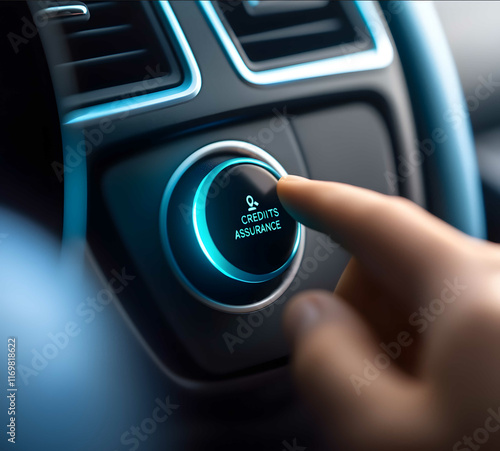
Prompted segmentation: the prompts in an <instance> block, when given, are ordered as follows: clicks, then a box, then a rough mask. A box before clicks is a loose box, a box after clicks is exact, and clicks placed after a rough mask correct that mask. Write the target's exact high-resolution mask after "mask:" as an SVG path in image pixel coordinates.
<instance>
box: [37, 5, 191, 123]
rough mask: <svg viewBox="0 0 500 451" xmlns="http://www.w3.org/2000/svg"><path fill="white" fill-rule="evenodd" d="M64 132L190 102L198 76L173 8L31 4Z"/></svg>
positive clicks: (161, 6)
mask: <svg viewBox="0 0 500 451" xmlns="http://www.w3.org/2000/svg"><path fill="white" fill-rule="evenodd" d="M30 7H31V8H32V10H33V12H34V14H40V15H41V16H42V17H45V20H47V18H49V19H50V20H49V24H48V26H46V27H41V28H40V35H41V37H42V39H43V42H44V47H45V49H46V51H47V52H48V56H49V60H50V65H51V67H52V69H53V73H54V76H55V77H56V78H57V85H58V95H59V107H60V112H61V114H62V121H63V123H64V124H76V123H79V124H85V125H87V124H90V123H93V122H94V123H95V122H96V121H99V120H100V119H102V118H107V119H120V120H122V119H125V118H127V117H129V116H130V115H133V114H137V113H139V112H144V111H151V110H156V109H160V108H165V107H171V106H173V105H176V104H179V103H182V102H186V101H188V100H190V99H192V98H194V97H195V96H196V95H197V94H198V93H199V91H200V89H201V74H200V70H199V68H198V65H197V63H196V59H195V57H194V55H193V52H192V51H191V47H190V45H189V42H188V41H187V39H186V36H185V35H184V32H183V30H182V28H181V26H180V24H179V22H178V21H177V17H176V16H175V13H174V11H173V10H172V7H171V5H170V2H169V1H166V0H162V1H155V2H149V1H88V2H85V4H84V3H82V2H79V1H71V2H70V1H66V0H64V1H57V2H55V1H54V2H30Z"/></svg>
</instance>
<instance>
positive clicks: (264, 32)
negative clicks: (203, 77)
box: [217, 0, 373, 70]
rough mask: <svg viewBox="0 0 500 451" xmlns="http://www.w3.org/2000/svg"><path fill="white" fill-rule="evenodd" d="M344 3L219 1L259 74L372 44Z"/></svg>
mask: <svg viewBox="0 0 500 451" xmlns="http://www.w3.org/2000/svg"><path fill="white" fill-rule="evenodd" d="M344 3H347V2H337V1H323V0H306V1H296V0H294V1H269V0H268V1H261V2H241V3H239V4H234V2H232V5H233V6H232V7H231V4H230V3H227V2H223V1H218V2H217V8H218V11H219V14H220V15H221V16H222V18H223V22H225V23H226V24H227V28H228V29H229V30H230V34H232V35H233V37H234V40H235V42H236V43H237V45H238V46H239V47H240V48H241V50H242V51H243V53H244V55H245V57H246V58H247V60H248V62H249V63H250V64H249V65H250V66H252V65H253V67H254V68H255V69H257V70H259V69H263V68H269V67H279V66H283V65H289V64H294V63H298V62H305V61H312V60H317V59H322V58H327V57H329V56H333V55H338V54H339V53H340V52H341V51H342V49H345V48H347V45H348V44H356V45H351V46H350V48H351V50H350V53H352V52H353V51H363V50H366V49H368V48H370V47H371V46H373V43H372V42H371V40H370V39H368V37H367V36H364V35H362V34H360V35H359V36H357V35H356V31H355V27H356V26H357V27H358V30H361V27H360V26H359V25H360V22H361V18H360V16H359V14H356V11H355V10H353V8H352V5H351V7H350V6H349V5H348V4H347V5H344ZM356 22H357V23H356ZM264 63H267V64H264Z"/></svg>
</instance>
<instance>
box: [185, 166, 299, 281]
mask: <svg viewBox="0 0 500 451" xmlns="http://www.w3.org/2000/svg"><path fill="white" fill-rule="evenodd" d="M239 164H253V165H255V166H260V167H262V168H264V169H266V170H267V171H269V172H270V173H271V174H273V175H274V176H275V177H276V179H278V180H279V179H280V177H281V176H280V174H279V173H278V172H277V171H276V170H275V169H274V168H273V167H271V166H270V165H268V164H266V163H264V162H262V161H259V160H254V159H252V158H233V159H231V160H227V161H225V162H224V163H221V164H219V165H218V166H216V167H215V168H214V169H212V170H211V171H210V172H209V173H208V174H207V175H206V176H205V178H204V179H203V180H202V182H201V183H200V186H199V187H198V189H197V191H196V194H195V196H194V203H193V226H194V232H195V235H196V238H197V240H198V244H199V245H200V247H201V249H202V251H203V253H204V254H205V256H206V257H207V259H208V261H209V262H210V263H211V264H212V265H213V266H215V268H217V269H218V270H219V271H220V272H221V273H222V274H224V275H225V276H227V277H230V278H231V279H235V280H238V281H240V282H246V283H262V282H267V281H268V280H271V279H273V278H274V277H276V276H278V275H279V274H281V273H282V272H283V271H285V269H286V268H288V266H289V265H290V263H291V261H292V260H293V258H294V257H295V254H296V253H297V249H298V248H299V243H300V229H301V227H300V226H298V225H297V234H296V236H295V244H294V246H293V250H292V252H291V254H290V257H289V258H288V260H287V261H286V262H285V263H284V264H283V265H282V266H280V267H279V268H278V269H276V270H274V271H272V272H270V273H267V274H252V273H249V272H246V271H243V270H241V269H239V268H237V267H236V266H234V265H233V264H232V263H230V262H229V261H228V260H227V259H226V258H225V257H224V256H223V255H222V253H221V252H220V251H219V249H218V248H217V246H216V245H215V243H214V241H213V239H212V236H211V235H210V231H209V229H208V223H207V215H206V203H207V193H208V191H209V189H210V187H211V186H212V183H213V181H214V180H215V178H216V177H217V176H218V175H219V174H220V173H221V172H222V171H223V170H224V169H226V168H228V167H230V166H235V165H239Z"/></svg>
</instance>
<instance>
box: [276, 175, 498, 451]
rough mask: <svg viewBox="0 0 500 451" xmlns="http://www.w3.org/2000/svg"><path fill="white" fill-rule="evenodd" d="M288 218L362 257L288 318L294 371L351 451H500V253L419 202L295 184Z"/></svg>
mask: <svg viewBox="0 0 500 451" xmlns="http://www.w3.org/2000/svg"><path fill="white" fill-rule="evenodd" d="M278 194H279V196H280V199H281V201H282V202H283V205H284V206H285V208H286V209H287V210H288V211H289V212H290V213H291V214H292V215H293V216H294V217H295V218H296V219H297V220H299V221H300V222H302V223H304V224H305V225H306V226H308V227H311V228H314V229H317V230H319V231H321V232H324V233H327V234H329V235H330V236H331V237H332V239H334V240H336V241H337V242H339V243H340V244H342V245H343V246H344V247H345V248H346V249H347V250H349V251H350V252H351V253H352V254H353V256H354V257H353V259H352V260H351V262H350V263H349V265H348V267H347V269H346V270H345V272H344V274H343V275H342V277H341V280H340V281H339V283H338V285H337V288H336V290H335V292H334V293H330V292H325V291H310V292H305V293H302V294H300V295H298V296H296V297H295V298H294V299H293V300H291V301H290V303H289V305H288V306H287V309H286V311H285V318H284V323H285V331H286V333H287V335H288V337H289V339H290V342H291V346H292V370H293V373H294V376H295V378H296V380H297V383H298V386H299V389H300V391H301V392H302V393H303V395H304V397H305V399H306V401H307V402H308V403H309V404H310V405H311V407H312V409H313V411H314V412H315V413H316V414H317V416H318V420H319V422H320V425H322V427H323V430H324V431H325V433H326V435H327V438H328V439H329V440H330V442H331V443H336V444H338V445H339V446H340V449H342V450H359V451H364V450H367V451H368V450H370V451H378V450H380V451H413V450H414V451H417V450H418V451H443V450H447V449H449V450H452V451H469V450H473V451H476V450H481V451H484V450H495V451H498V450H499V449H500V247H499V246H498V245H496V244H492V243H488V242H485V241H481V240H477V239H473V238H471V237H469V236H467V235H465V234H463V233H461V232H459V231H458V230H456V229H454V228H453V227H451V226H449V225H447V224H446V223H444V222H443V221H441V220H439V219H437V218H436V217H434V216H432V215H431V214H429V213H428V212H426V211H425V210H423V209H422V208H420V207H418V206H417V205H415V204H413V203H412V202H410V201H408V200H405V199H402V198H399V197H390V196H385V195H382V194H378V193H375V192H373V191H369V190H365V189H362V188H356V187H353V186H349V185H344V184H340V183H332V182H318V181H309V180H306V179H303V178H301V177H294V176H288V177H285V178H283V179H282V180H280V182H279V183H278Z"/></svg>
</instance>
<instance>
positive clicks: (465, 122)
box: [380, 1, 486, 238]
mask: <svg viewBox="0 0 500 451" xmlns="http://www.w3.org/2000/svg"><path fill="white" fill-rule="evenodd" d="M380 3H381V6H382V8H383V10H384V12H385V14H386V17H387V22H388V24H389V28H390V30H391V32H392V35H393V38H394V42H395V44H396V47H397V49H398V53H399V57H400V60H401V64H402V67H403V71H404V74H405V78H406V82H407V85H408V91H409V96H410V100H411V104H412V108H413V112H414V118H415V123H416V126H417V132H418V137H419V143H420V144H422V145H425V143H430V144H431V145H432V148H431V149H433V150H432V151H429V152H428V155H426V154H425V153H424V155H422V156H421V157H422V160H423V162H422V169H423V173H424V180H425V187H426V192H427V206H428V209H429V211H431V213H433V214H435V215H436V216H438V217H440V218H441V219H443V220H444V221H446V222H448V223H449V224H451V225H453V226H454V227H456V228H458V229H459V230H461V231H463V232H465V233H467V234H469V235H471V236H474V237H477V238H486V220H485V212H484V201H483V194H482V190H481V179H480V175H479V169H478V164H477V160H476V151H475V146H474V137H473V133H472V126H471V122H470V117H469V113H468V109H467V105H466V102H465V98H464V94H463V90H462V87H461V84H460V79H459V75H458V71H457V68H456V65H455V62H454V59H453V55H452V53H451V50H450V47H449V45H448V41H447V39H446V36H445V34H444V30H443V28H442V25H441V22H440V20H439V17H438V15H437V12H436V10H435V8H434V6H433V5H432V4H430V3H428V2H413V1H412V2H406V1H390V2H380ZM415 36H418V37H419V39H415Z"/></svg>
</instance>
